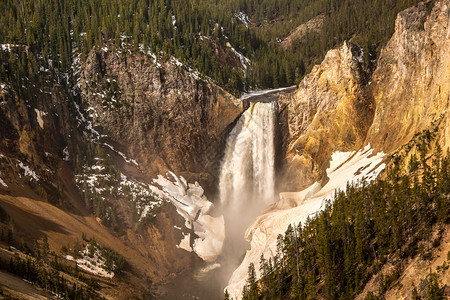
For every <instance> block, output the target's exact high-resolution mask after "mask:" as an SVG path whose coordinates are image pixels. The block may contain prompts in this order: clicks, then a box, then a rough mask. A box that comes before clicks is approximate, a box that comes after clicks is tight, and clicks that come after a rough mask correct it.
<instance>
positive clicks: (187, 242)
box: [177, 233, 192, 252]
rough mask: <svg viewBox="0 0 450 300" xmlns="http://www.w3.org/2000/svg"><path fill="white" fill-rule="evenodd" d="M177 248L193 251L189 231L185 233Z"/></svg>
mask: <svg viewBox="0 0 450 300" xmlns="http://www.w3.org/2000/svg"><path fill="white" fill-rule="evenodd" d="M177 248H180V249H184V250H186V251H188V252H192V247H191V235H190V234H189V233H187V234H184V233H183V239H182V240H181V242H180V244H179V245H177Z"/></svg>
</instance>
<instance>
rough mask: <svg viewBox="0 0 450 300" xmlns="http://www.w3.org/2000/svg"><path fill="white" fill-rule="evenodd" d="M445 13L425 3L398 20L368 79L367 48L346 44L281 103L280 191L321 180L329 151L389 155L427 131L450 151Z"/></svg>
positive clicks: (442, 5) (449, 31)
mask: <svg viewBox="0 0 450 300" xmlns="http://www.w3.org/2000/svg"><path fill="white" fill-rule="evenodd" d="M448 7H449V1H444V0H442V1H435V2H433V1H428V2H425V3H421V4H419V5H418V6H416V7H413V8H410V9H407V10H405V11H403V12H402V13H400V14H399V16H398V18H397V20H396V26H395V33H394V35H393V37H392V38H391V39H390V41H389V42H388V44H387V45H386V46H385V47H384V48H383V50H382V51H381V55H380V57H379V59H378V61H377V67H376V69H375V71H374V72H373V74H366V73H364V72H363V71H362V68H361V62H362V61H361V58H362V51H364V49H358V48H357V47H356V46H353V45H351V44H350V43H344V45H343V46H342V47H341V48H339V49H336V50H331V51H329V52H328V54H327V55H326V57H325V59H324V61H323V62H322V63H321V65H318V66H315V67H314V68H313V70H312V71H311V73H310V74H309V75H307V76H306V77H305V78H304V79H303V80H302V82H301V83H300V85H299V87H298V90H297V91H296V92H295V93H293V94H291V95H288V96H284V97H281V98H280V100H279V102H280V105H282V106H283V105H286V106H287V108H286V109H287V110H288V113H287V114H286V113H285V117H287V123H288V124H289V126H288V127H289V131H288V132H286V130H285V132H284V137H285V138H284V140H285V153H286V159H285V162H284V167H283V168H282V171H281V172H282V175H283V176H284V178H285V180H284V182H285V183H286V184H287V186H286V187H285V188H284V190H286V189H301V188H303V187H305V186H308V185H310V184H311V183H313V182H314V181H321V180H326V176H325V173H324V171H325V169H326V168H327V167H328V161H329V160H330V155H331V153H332V152H333V151H351V150H357V149H359V148H360V147H361V146H363V145H365V144H368V143H370V144H371V146H372V147H375V148H376V150H378V151H384V152H385V153H393V152H395V151H397V150H398V149H399V148H400V146H402V145H404V144H406V143H407V142H409V141H410V140H411V139H412V138H413V137H414V136H415V135H417V134H418V133H420V132H422V131H423V130H427V129H428V130H436V131H438V132H437V137H436V138H437V139H438V140H439V142H440V145H441V147H443V148H446V147H448V146H449V145H450V144H449V136H450V131H449V130H450V129H449V121H448V120H449V111H448V106H449V84H448V82H450V75H449V72H450V65H449V62H450V58H449V53H450V49H449V44H450V40H449V36H450V23H449V22H450V19H449V8H448ZM437 122H438V123H439V124H438V125H436V124H437ZM436 126H437V127H438V128H436V129H434V128H435V127H436Z"/></svg>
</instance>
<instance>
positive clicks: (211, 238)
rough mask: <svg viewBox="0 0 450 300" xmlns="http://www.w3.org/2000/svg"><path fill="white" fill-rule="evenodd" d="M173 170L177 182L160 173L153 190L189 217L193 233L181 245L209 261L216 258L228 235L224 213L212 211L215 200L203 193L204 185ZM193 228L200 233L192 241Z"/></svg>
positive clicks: (186, 236) (188, 222) (172, 174)
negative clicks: (226, 234) (219, 214)
mask: <svg viewBox="0 0 450 300" xmlns="http://www.w3.org/2000/svg"><path fill="white" fill-rule="evenodd" d="M169 173H170V175H171V176H172V177H173V179H174V180H175V181H174V182H172V181H170V180H169V179H166V178H164V177H163V176H161V175H159V176H158V178H157V179H155V180H154V182H155V184H157V185H158V186H159V187H157V186H151V190H152V191H153V193H155V194H156V195H157V196H158V197H159V198H161V199H164V200H167V201H170V202H171V203H172V204H173V205H174V206H175V207H176V208H177V212H178V213H179V214H180V215H181V216H182V217H183V218H184V219H185V220H186V223H185V226H186V227H187V228H188V229H189V233H186V234H184V238H183V240H182V241H181V242H180V245H179V247H180V248H182V249H185V250H187V251H191V249H192V250H193V251H194V252H195V253H196V254H197V255H198V256H199V257H200V258H202V259H203V260H205V261H208V262H209V261H214V260H215V259H216V258H217V256H218V255H219V254H220V252H221V251H222V246H223V241H224V239H225V225H224V219H223V216H219V217H213V216H211V215H210V209H211V207H212V203H211V202H210V201H208V199H207V198H206V197H205V195H203V192H204V191H203V188H202V187H201V186H200V185H199V184H198V182H195V184H192V183H188V182H187V181H186V179H184V178H183V177H181V176H180V177H178V176H176V175H175V174H174V173H172V172H169ZM191 232H194V233H195V235H196V236H197V238H195V239H194V242H193V244H192V245H191V244H190V243H189V242H190V240H191V238H190V234H191Z"/></svg>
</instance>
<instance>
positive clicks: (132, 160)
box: [103, 143, 139, 167]
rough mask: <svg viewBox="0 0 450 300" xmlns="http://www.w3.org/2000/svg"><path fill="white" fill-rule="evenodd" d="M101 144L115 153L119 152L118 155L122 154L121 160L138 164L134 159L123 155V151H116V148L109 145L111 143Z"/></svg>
mask: <svg viewBox="0 0 450 300" xmlns="http://www.w3.org/2000/svg"><path fill="white" fill-rule="evenodd" d="M103 145H104V146H106V147H108V148H109V149H111V150H112V151H114V152H116V153H117V154H119V155H120V156H122V158H123V160H125V161H126V162H127V163H129V164H131V163H132V164H134V165H135V166H136V167H138V166H139V164H138V163H137V161H135V160H134V159H129V158H127V157H126V156H125V154H123V153H122V152H120V151H117V150H116V149H114V147H113V146H111V145H109V144H106V143H103Z"/></svg>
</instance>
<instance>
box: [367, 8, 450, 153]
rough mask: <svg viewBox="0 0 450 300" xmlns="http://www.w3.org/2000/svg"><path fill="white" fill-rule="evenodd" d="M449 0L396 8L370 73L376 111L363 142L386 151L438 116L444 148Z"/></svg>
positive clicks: (449, 137)
mask: <svg viewBox="0 0 450 300" xmlns="http://www.w3.org/2000/svg"><path fill="white" fill-rule="evenodd" d="M449 9H450V2H449V1H436V2H432V1H427V2H425V3H420V4H419V5H418V6H416V7H412V8H409V9H407V10H405V11H403V12H401V13H400V14H399V15H398V17H397V20H396V22H395V33H394V35H393V37H392V38H391V40H390V41H389V42H388V44H387V45H386V47H385V48H384V49H383V50H382V52H381V55H380V58H379V60H378V65H377V68H376V70H375V72H374V74H373V76H372V79H371V81H372V90H373V99H374V102H375V106H376V110H375V116H374V120H373V124H372V126H371V128H370V130H369V133H368V137H367V142H369V143H371V144H372V145H373V146H374V147H376V148H377V149H378V150H383V151H385V152H391V151H395V150H396V149H398V148H399V147H400V146H401V145H403V144H405V143H407V142H408V141H409V140H411V138H412V137H413V136H414V135H415V134H416V133H418V132H420V131H422V130H425V129H429V127H430V125H431V124H432V123H433V122H434V121H436V120H437V119H438V118H440V116H441V115H442V116H444V121H443V123H442V127H441V134H440V138H439V139H440V143H441V146H443V147H444V148H445V147H448V146H450V131H449V130H450V124H449V119H450V111H449V110H448V108H449V101H450V99H449V97H450V96H449V87H450V84H449V82H450V15H449Z"/></svg>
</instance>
